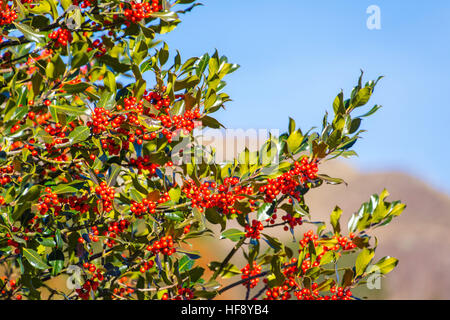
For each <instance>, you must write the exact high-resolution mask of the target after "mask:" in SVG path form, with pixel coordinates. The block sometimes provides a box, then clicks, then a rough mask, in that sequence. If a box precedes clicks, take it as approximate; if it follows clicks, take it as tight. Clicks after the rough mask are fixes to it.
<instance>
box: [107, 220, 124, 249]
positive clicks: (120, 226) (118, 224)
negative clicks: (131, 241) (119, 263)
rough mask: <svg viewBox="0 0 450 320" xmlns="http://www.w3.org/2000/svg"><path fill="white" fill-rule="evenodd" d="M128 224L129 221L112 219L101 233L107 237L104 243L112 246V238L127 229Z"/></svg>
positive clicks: (113, 242) (113, 241) (114, 242)
mask: <svg viewBox="0 0 450 320" xmlns="http://www.w3.org/2000/svg"><path fill="white" fill-rule="evenodd" d="M129 226H130V221H128V220H125V219H122V220H120V221H114V222H111V223H110V224H109V226H108V230H105V231H104V232H103V235H104V236H105V237H107V239H105V240H104V241H103V242H104V244H105V245H107V246H108V247H109V248H112V247H113V246H114V245H115V244H116V241H115V240H114V239H115V238H117V236H118V235H119V234H120V233H122V232H124V231H125V230H127V229H128V227H129Z"/></svg>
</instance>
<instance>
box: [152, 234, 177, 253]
mask: <svg viewBox="0 0 450 320" xmlns="http://www.w3.org/2000/svg"><path fill="white" fill-rule="evenodd" d="M147 251H151V252H152V253H153V254H158V253H162V254H164V255H167V256H170V255H172V254H173V253H175V252H176V249H175V248H174V247H173V238H172V236H171V235H168V236H165V237H162V238H161V239H160V240H159V241H155V242H154V243H153V244H149V245H148V246H147Z"/></svg>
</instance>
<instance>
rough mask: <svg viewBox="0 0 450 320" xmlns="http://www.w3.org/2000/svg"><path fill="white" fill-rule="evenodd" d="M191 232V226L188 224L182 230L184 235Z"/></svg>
mask: <svg viewBox="0 0 450 320" xmlns="http://www.w3.org/2000/svg"><path fill="white" fill-rule="evenodd" d="M190 231H191V225H190V224H188V225H187V226H185V227H184V228H183V233H184V234H187V233H189V232H190Z"/></svg>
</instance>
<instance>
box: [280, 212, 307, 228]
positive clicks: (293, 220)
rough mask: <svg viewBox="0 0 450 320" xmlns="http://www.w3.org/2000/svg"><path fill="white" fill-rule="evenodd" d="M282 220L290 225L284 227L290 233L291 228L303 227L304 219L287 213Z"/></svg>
mask: <svg viewBox="0 0 450 320" xmlns="http://www.w3.org/2000/svg"><path fill="white" fill-rule="evenodd" d="M281 219H282V220H283V221H284V222H286V223H287V224H289V227H288V226H284V230H285V231H288V230H289V228H291V229H294V228H295V227H296V226H301V225H302V224H303V220H302V217H293V216H292V215H291V214H289V213H287V214H286V215H285V216H283V217H281Z"/></svg>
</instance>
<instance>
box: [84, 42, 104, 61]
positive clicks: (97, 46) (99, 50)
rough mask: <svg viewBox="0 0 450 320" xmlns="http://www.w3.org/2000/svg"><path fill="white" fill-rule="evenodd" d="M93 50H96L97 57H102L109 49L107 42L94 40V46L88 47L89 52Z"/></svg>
mask: <svg viewBox="0 0 450 320" xmlns="http://www.w3.org/2000/svg"><path fill="white" fill-rule="evenodd" d="M92 50H96V52H95V56H96V57H101V56H103V55H105V53H106V51H107V49H106V47H105V44H104V43H103V42H101V41H100V40H98V39H97V40H94V42H92V46H91V47H89V48H87V52H91V51H92Z"/></svg>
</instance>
